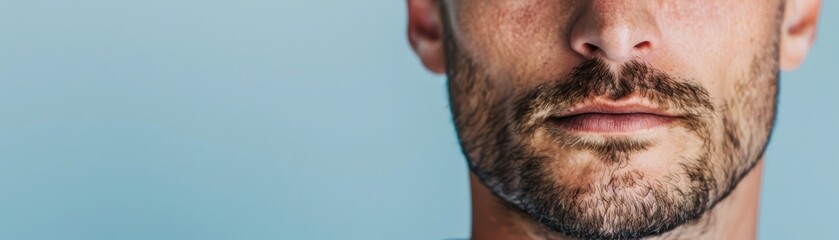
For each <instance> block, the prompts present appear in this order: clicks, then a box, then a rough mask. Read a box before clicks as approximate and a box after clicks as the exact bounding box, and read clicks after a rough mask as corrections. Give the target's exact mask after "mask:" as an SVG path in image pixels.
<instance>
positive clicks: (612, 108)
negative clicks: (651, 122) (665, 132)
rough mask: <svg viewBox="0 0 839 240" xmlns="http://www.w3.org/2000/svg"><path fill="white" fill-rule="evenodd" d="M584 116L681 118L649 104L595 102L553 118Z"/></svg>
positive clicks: (579, 106)
mask: <svg viewBox="0 0 839 240" xmlns="http://www.w3.org/2000/svg"><path fill="white" fill-rule="evenodd" d="M583 114H652V115H658V116H662V117H679V116H678V115H677V114H674V113H671V112H668V111H666V110H664V109H661V108H660V107H657V106H654V105H651V104H647V103H642V102H614V101H611V102H610V101H595V102H593V103H587V104H580V105H577V106H574V107H572V108H570V109H568V110H567V111H563V112H560V113H557V114H554V115H553V116H552V117H556V118H563V117H572V116H577V115H583Z"/></svg>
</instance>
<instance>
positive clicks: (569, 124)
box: [547, 103, 681, 133]
mask: <svg viewBox="0 0 839 240" xmlns="http://www.w3.org/2000/svg"><path fill="white" fill-rule="evenodd" d="M680 118H681V117H680V116H678V115H675V114H671V113H668V112H666V111H663V110H661V109H659V108H656V107H654V106H650V105H644V104H615V103H596V104H589V105H584V106H581V107H577V108H573V109H571V110H570V111H566V112H563V113H560V114H555V115H552V116H551V117H549V118H548V119H547V121H548V123H549V124H551V125H553V126H555V127H558V128H561V129H564V130H567V131H573V132H592V133H629V132H637V131H642V130H647V129H653V128H659V127H665V126H667V125H670V124H672V123H673V122H675V121H677V120H679V119H680Z"/></svg>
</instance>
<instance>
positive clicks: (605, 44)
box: [570, 5, 660, 62]
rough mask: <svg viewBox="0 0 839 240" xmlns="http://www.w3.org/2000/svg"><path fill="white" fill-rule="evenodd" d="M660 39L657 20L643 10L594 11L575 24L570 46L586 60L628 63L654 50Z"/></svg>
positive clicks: (592, 8)
mask: <svg viewBox="0 0 839 240" xmlns="http://www.w3.org/2000/svg"><path fill="white" fill-rule="evenodd" d="M612 6H614V5H612ZM659 35H660V33H659V30H658V26H657V23H656V22H655V18H654V17H652V16H650V14H649V13H648V12H647V11H645V10H643V9H631V8H628V7H620V6H617V7H610V8H608V9H606V8H603V7H591V8H589V9H588V11H587V12H585V13H584V14H583V15H582V17H580V19H579V20H578V21H577V22H576V23H575V25H574V27H573V30H572V32H571V39H570V44H571V48H572V49H573V50H574V51H575V52H577V53H578V54H579V55H581V56H583V57H585V58H595V57H599V58H603V59H608V60H610V61H614V62H626V61H629V60H631V59H633V58H635V57H644V56H645V55H647V54H648V53H649V52H650V51H652V50H654V49H655V48H656V47H657V45H658V42H659V38H660V37H659Z"/></svg>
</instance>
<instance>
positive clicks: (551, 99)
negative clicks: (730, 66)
mask: <svg viewBox="0 0 839 240" xmlns="http://www.w3.org/2000/svg"><path fill="white" fill-rule="evenodd" d="M444 16H445V14H444ZM444 19H445V18H444ZM444 22H446V23H448V22H449V21H447V20H445V21H444ZM450 29H451V28H450V27H446V28H445V30H446V32H445V34H444V35H445V37H446V44H445V46H446V61H447V62H446V63H447V75H448V76H449V95H450V101H451V103H452V113H453V116H454V122H455V125H456V127H457V130H458V137H459V139H460V142H461V146H462V148H463V151H464V154H465V155H466V157H467V162H468V164H469V168H470V170H471V171H472V172H473V173H474V174H475V175H476V176H477V177H478V178H479V179H480V180H481V182H482V183H483V184H485V185H486V186H487V187H488V188H489V189H490V190H491V191H492V192H493V193H494V194H495V195H497V196H498V197H500V198H501V199H503V200H505V201H506V202H507V203H509V204H510V205H511V206H513V207H515V208H516V209H518V210H520V211H521V212H523V213H526V214H527V215H529V216H531V217H532V218H533V219H534V220H536V221H538V222H539V223H541V224H542V225H544V226H545V227H547V228H548V229H551V230H553V231H555V232H557V233H560V234H563V235H566V236H570V237H574V238H585V239H633V238H640V237H645V236H652V235H657V234H661V233H664V232H667V231H669V230H672V229H674V228H676V227H678V226H680V225H682V224H685V223H688V222H691V221H693V220H696V219H698V218H699V217H700V216H702V215H703V214H704V213H705V212H707V211H709V210H710V209H712V208H713V206H714V205H715V204H716V203H718V202H719V201H721V200H722V199H724V198H725V197H726V196H727V195H728V194H729V193H730V192H731V191H732V190H733V189H734V187H735V186H736V184H737V183H738V182H739V181H740V180H741V179H742V178H743V177H744V176H745V175H746V173H748V172H749V171H750V170H751V169H752V168H753V167H754V165H755V164H756V163H757V161H758V160H759V159H760V158H761V157H762V154H763V152H764V150H765V147H766V144H767V143H768V139H769V135H770V133H771V129H772V126H773V123H774V116H775V106H776V104H775V103H776V97H777V89H778V87H777V81H778V78H777V72H778V68H777V59H778V56H777V43H776V42H774V43H773V46H771V47H767V49H769V51H767V52H764V53H759V54H758V55H757V56H755V57H754V60H753V63H752V64H753V66H752V69H750V70H749V71H748V73H747V74H745V75H744V76H743V77H742V78H740V79H737V80H734V84H733V85H734V93H735V94H734V95H732V96H731V97H729V98H726V99H724V100H723V101H722V103H721V104H720V105H717V106H715V105H714V104H713V102H712V101H711V100H712V97H711V96H710V94H709V92H708V91H707V89H705V88H704V87H703V86H702V85H701V84H699V83H698V82H696V81H692V80H690V79H688V78H682V77H676V76H672V75H670V74H667V73H665V72H663V71H660V70H657V69H655V68H653V67H652V66H650V65H648V64H645V63H644V62H641V61H638V60H635V61H630V62H628V63H626V64H624V65H623V66H621V67H620V71H618V72H617V73H613V72H612V71H611V68H609V66H607V65H606V64H605V63H604V62H603V61H601V60H600V59H596V58H595V59H590V60H586V61H584V62H582V63H580V64H579V65H578V66H576V67H575V68H574V69H573V70H572V71H571V73H569V74H568V75H566V76H564V77H563V78H560V79H556V80H551V81H546V82H545V83H543V84H540V85H537V86H535V87H531V88H529V89H527V90H524V91H518V92H516V91H501V90H499V88H501V87H499V86H498V84H496V83H497V82H498V80H497V79H493V78H492V76H491V75H490V74H489V73H488V72H489V71H487V70H486V69H482V66H479V65H478V64H477V61H475V60H474V59H471V58H470V57H469V55H468V54H464V53H461V52H459V51H460V48H459V47H458V45H457V44H458V43H457V42H456V40H457V39H455V38H454V37H453V35H452V34H451V32H450ZM599 96H605V97H608V98H610V99H612V100H619V99H623V98H626V97H628V96H641V97H642V98H644V99H647V100H649V101H650V102H654V103H656V104H658V105H659V106H661V107H663V108H668V109H678V110H679V111H680V112H682V113H683V117H682V118H681V119H680V120H679V121H678V122H677V124H678V125H679V127H682V128H684V129H687V130H688V131H689V132H691V133H692V134H693V135H694V137H695V138H697V139H699V141H700V142H701V146H699V147H698V150H697V151H695V152H691V153H689V154H685V155H683V156H679V157H678V158H674V159H669V160H665V161H673V162H677V163H678V165H679V166H680V168H679V169H676V170H673V171H671V172H670V173H668V175H667V176H666V177H663V178H656V179H645V178H644V177H643V174H644V173H643V172H639V171H634V172H629V173H623V174H609V175H605V176H602V178H603V179H600V181H597V182H590V183H585V184H565V183H563V182H557V181H556V178H557V175H562V174H564V173H563V172H557V171H555V169H552V167H551V166H553V164H555V163H556V162H557V161H566V160H567V159H563V158H562V156H559V157H557V156H556V155H554V154H551V153H550V152H546V151H545V150H544V149H540V148H538V147H536V143H535V142H534V139H539V138H545V139H548V140H549V142H550V143H552V144H554V145H556V146H559V147H562V148H567V149H574V150H577V151H585V152H589V153H591V154H593V155H594V156H596V159H599V160H600V161H602V162H603V163H604V164H606V165H607V166H609V167H608V168H610V169H606V170H603V171H604V172H612V173H614V172H617V171H618V170H620V169H621V168H623V167H625V166H626V164H627V162H628V161H630V158H631V156H633V154H637V153H641V152H644V151H648V150H649V149H651V148H652V147H654V146H655V145H656V144H657V143H656V142H654V141H646V140H639V139H634V138H631V137H606V138H604V139H600V140H592V139H587V138H581V137H579V136H577V135H575V134H573V133H571V132H568V131H566V130H563V129H561V128H552V127H550V125H549V124H545V123H546V121H549V117H550V116H549V115H548V114H545V112H555V111H561V110H564V109H568V108H569V107H571V106H574V105H575V104H578V103H580V102H583V101H585V100H589V99H592V98H594V97H599ZM540 131H541V133H544V134H542V135H539V133H540Z"/></svg>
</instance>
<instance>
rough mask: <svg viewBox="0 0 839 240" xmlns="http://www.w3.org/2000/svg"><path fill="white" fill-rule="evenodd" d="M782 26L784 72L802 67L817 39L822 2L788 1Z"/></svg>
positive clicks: (811, 0) (808, 0) (781, 62)
mask: <svg viewBox="0 0 839 240" xmlns="http://www.w3.org/2000/svg"><path fill="white" fill-rule="evenodd" d="M785 4H786V7H785V8H784V22H783V24H782V25H781V46H780V51H781V52H780V54H781V56H780V58H781V59H780V64H781V69H783V70H793V69H796V68H798V66H799V65H801V62H803V61H804V57H806V56H807V52H809V51H810V48H811V47H812V46H813V41H814V40H815V38H816V23H817V22H818V18H819V8H820V5H821V1H820V0H786V3H785Z"/></svg>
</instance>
